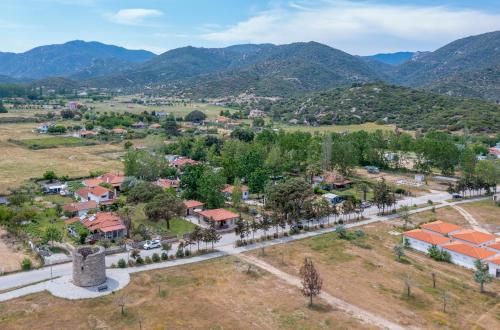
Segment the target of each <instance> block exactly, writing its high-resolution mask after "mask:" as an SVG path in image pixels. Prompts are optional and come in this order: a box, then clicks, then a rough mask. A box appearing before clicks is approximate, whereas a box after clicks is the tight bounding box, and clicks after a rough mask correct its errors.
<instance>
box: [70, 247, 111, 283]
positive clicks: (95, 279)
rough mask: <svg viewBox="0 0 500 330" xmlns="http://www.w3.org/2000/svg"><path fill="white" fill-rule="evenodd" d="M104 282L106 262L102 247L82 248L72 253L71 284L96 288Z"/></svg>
mask: <svg viewBox="0 0 500 330" xmlns="http://www.w3.org/2000/svg"><path fill="white" fill-rule="evenodd" d="M104 282H106V262H105V254H104V248H103V247H102V246H82V247H79V248H77V249H75V250H74V251H73V284H75V285H77V286H83V287H88V286H97V285H101V284H103V283H104Z"/></svg>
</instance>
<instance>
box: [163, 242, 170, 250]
mask: <svg viewBox="0 0 500 330" xmlns="http://www.w3.org/2000/svg"><path fill="white" fill-rule="evenodd" d="M161 249H162V250H164V251H170V250H172V244H170V243H163V244H162V245H161Z"/></svg>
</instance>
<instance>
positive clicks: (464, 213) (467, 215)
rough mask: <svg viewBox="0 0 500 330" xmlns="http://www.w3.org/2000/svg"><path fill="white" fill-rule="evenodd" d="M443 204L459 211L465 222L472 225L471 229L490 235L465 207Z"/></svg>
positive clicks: (445, 202) (444, 202)
mask: <svg viewBox="0 0 500 330" xmlns="http://www.w3.org/2000/svg"><path fill="white" fill-rule="evenodd" d="M441 203H442V204H445V205H447V206H448V205H449V206H451V207H452V208H454V209H455V210H457V211H458V212H459V213H460V214H461V215H462V216H463V217H464V218H465V220H466V221H467V222H468V223H469V224H470V225H471V227H472V228H473V229H474V230H477V231H481V232H483V233H489V232H488V231H487V230H486V229H484V228H483V227H481V225H480V224H479V222H477V220H476V218H474V216H472V214H470V213H469V212H468V211H467V210H466V209H464V208H463V207H460V206H458V205H456V204H451V203H449V202H447V201H442V202H441Z"/></svg>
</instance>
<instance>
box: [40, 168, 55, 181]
mask: <svg viewBox="0 0 500 330" xmlns="http://www.w3.org/2000/svg"><path fill="white" fill-rule="evenodd" d="M43 179H44V180H48V181H50V182H54V180H56V179H57V175H56V172H54V171H51V170H48V171H45V173H43Z"/></svg>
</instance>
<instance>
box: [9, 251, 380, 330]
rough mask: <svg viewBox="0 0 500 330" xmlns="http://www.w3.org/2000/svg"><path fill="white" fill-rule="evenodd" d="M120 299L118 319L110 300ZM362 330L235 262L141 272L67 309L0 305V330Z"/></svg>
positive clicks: (23, 302) (42, 301)
mask: <svg viewBox="0 0 500 330" xmlns="http://www.w3.org/2000/svg"><path fill="white" fill-rule="evenodd" d="M123 295H124V296H125V297H126V307H125V312H126V315H125V316H121V314H120V307H119V306H118V305H117V303H116V302H117V298H118V297H122V296H123ZM139 321H141V322H142V328H143V329H332V328H335V329H354V328H355V329H367V328H370V327H367V326H365V325H363V324H361V323H359V322H358V321H357V320H355V319H353V318H351V317H350V316H348V315H347V314H345V313H343V312H340V311H335V310H332V309H331V308H330V307H328V306H319V307H318V308H314V309H309V308H308V307H307V300H306V299H305V298H304V297H302V296H301V294H300V292H299V291H298V290H297V289H296V288H294V287H291V286H288V285H286V284H284V283H283V282H280V281H279V280H277V279H276V278H274V277H273V276H271V275H269V274H267V273H263V272H261V271H256V270H253V271H251V272H250V273H247V267H246V265H245V264H243V263H242V262H240V261H239V260H238V259H236V258H221V259H217V260H211V261H207V262H203V263H199V264H194V265H188V266H182V267H175V268H171V269H165V270H158V271H150V272H143V273H139V274H136V275H134V276H133V278H132V281H131V283H130V284H129V285H128V286H127V287H126V288H125V289H124V290H123V291H122V292H118V293H116V294H112V295H109V296H105V297H102V298H98V299H92V300H83V301H68V300H64V299H59V298H55V297H52V296H51V295H49V294H48V293H40V294H35V295H31V296H29V297H25V298H19V299H15V300H12V301H9V302H5V303H0V328H2V329H30V328H32V329H62V328H64V329H96V328H99V329H139Z"/></svg>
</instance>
